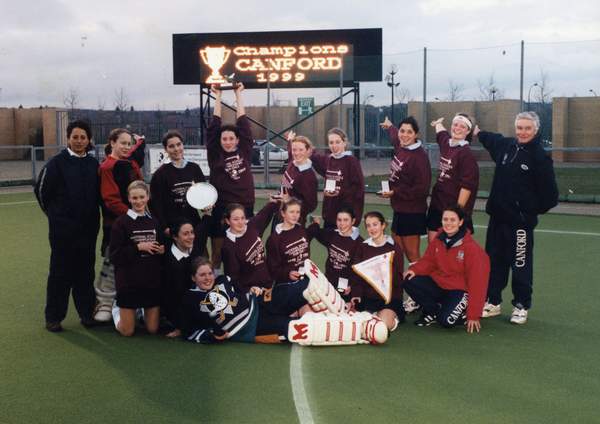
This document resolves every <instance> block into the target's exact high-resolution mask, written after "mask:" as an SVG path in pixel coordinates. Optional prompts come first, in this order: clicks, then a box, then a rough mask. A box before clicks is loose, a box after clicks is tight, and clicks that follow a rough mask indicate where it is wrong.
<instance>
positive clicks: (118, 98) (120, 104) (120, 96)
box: [114, 87, 129, 110]
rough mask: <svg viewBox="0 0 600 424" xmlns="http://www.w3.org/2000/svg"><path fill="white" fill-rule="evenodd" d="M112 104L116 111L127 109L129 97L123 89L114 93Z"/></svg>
mask: <svg viewBox="0 0 600 424" xmlns="http://www.w3.org/2000/svg"><path fill="white" fill-rule="evenodd" d="M114 104H115V109H117V110H126V109H127V108H128V107H129V97H128V96H127V93H126V92H125V89H124V88H123V87H121V88H120V89H118V90H116V91H115V98H114Z"/></svg>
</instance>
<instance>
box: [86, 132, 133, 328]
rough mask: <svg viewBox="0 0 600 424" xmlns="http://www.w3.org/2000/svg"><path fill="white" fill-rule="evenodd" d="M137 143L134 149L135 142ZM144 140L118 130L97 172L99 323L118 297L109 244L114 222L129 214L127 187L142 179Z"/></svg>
mask: <svg viewBox="0 0 600 424" xmlns="http://www.w3.org/2000/svg"><path fill="white" fill-rule="evenodd" d="M134 140H135V144H134V145H133V147H132V142H133V141H134ZM144 147H145V144H144V139H143V138H141V137H138V136H134V135H132V134H131V132H130V131H129V130H126V129H125V128H115V129H114V130H112V131H111V132H110V134H109V135H108V144H107V146H106V154H107V156H106V158H105V159H104V161H103V162H102V164H100V168H99V169H98V172H99V175H100V194H101V196H102V221H103V222H102V231H103V237H102V246H101V247H100V253H101V254H102V255H103V256H104V261H103V262H102V268H101V269H100V274H99V275H98V278H97V279H96V281H95V282H94V289H95V290H96V300H97V304H96V311H95V313H94V319H95V320H96V321H101V322H108V321H110V319H111V308H112V304H113V300H114V298H115V278H114V273H115V270H114V266H113V264H112V263H111V261H110V259H109V255H108V252H107V249H108V245H109V244H110V235H111V228H112V225H113V223H114V222H115V220H116V219H117V218H118V217H119V216H121V215H123V214H125V213H127V211H128V210H129V203H128V200H127V187H128V186H129V184H130V183H131V182H132V181H135V180H141V179H142V178H143V177H142V172H141V170H140V168H141V166H142V165H143V163H144Z"/></svg>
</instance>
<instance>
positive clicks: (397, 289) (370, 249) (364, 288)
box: [350, 236, 404, 301]
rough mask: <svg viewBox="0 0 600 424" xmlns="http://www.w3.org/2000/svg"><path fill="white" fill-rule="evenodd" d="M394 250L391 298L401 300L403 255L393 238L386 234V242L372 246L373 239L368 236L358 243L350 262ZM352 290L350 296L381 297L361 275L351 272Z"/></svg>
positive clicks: (354, 262)
mask: <svg viewBox="0 0 600 424" xmlns="http://www.w3.org/2000/svg"><path fill="white" fill-rule="evenodd" d="M388 252H394V260H393V263H392V275H393V277H392V278H393V279H392V299H398V300H400V301H402V287H401V285H402V274H403V273H404V256H403V252H402V248H401V247H400V245H398V244H395V243H394V240H393V239H392V238H391V237H389V236H387V240H386V242H385V243H384V244H383V245H381V246H374V245H373V241H372V240H371V239H370V238H368V239H367V240H365V241H363V242H362V243H360V244H359V245H358V246H357V248H356V251H355V253H354V256H353V258H352V264H353V265H355V264H357V263H360V262H362V261H365V260H367V259H370V258H372V257H374V256H378V255H382V254H384V253H388ZM350 284H351V287H352V291H351V292H350V296H352V297H361V298H365V299H382V297H381V296H380V295H379V294H378V293H377V292H376V291H375V290H374V289H373V288H372V287H371V286H370V285H369V283H367V282H366V281H365V280H363V279H362V277H361V276H359V275H358V274H356V272H353V273H352V279H351V280H350Z"/></svg>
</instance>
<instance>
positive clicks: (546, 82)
mask: <svg viewBox="0 0 600 424" xmlns="http://www.w3.org/2000/svg"><path fill="white" fill-rule="evenodd" d="M538 87H539V90H536V93H535V94H534V99H535V101H536V102H538V103H542V104H546V103H552V93H553V92H554V90H553V89H552V88H550V77H549V76H548V73H547V72H546V71H544V68H541V69H540V79H539V82H538Z"/></svg>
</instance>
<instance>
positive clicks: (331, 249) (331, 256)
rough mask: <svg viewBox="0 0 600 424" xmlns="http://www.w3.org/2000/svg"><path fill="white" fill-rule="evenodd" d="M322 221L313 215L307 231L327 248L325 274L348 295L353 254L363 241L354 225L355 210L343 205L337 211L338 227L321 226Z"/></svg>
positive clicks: (339, 289)
mask: <svg viewBox="0 0 600 424" xmlns="http://www.w3.org/2000/svg"><path fill="white" fill-rule="evenodd" d="M320 223H321V222H320V219H318V218H316V217H313V223H312V224H311V225H309V226H308V228H307V229H306V231H307V232H308V234H309V235H311V236H314V237H315V238H316V239H317V240H318V241H319V243H321V244H322V245H323V246H325V247H326V248H327V261H326V262H325V276H326V277H327V279H328V280H329V282H330V283H331V284H333V286H334V287H336V288H337V289H338V291H339V292H341V293H343V294H344V295H348V294H349V293H350V286H349V284H348V283H349V280H350V275H351V274H352V269H351V268H350V264H351V260H352V256H354V252H355V251H356V248H357V246H358V245H359V244H360V243H362V242H363V238H362V237H361V236H360V231H359V230H358V228H357V227H355V226H354V224H355V223H356V218H355V216H354V211H353V210H352V209H351V208H349V207H342V208H341V209H340V210H339V212H338V213H337V218H336V227H337V228H336V229H331V228H320V227H319V225H320Z"/></svg>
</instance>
